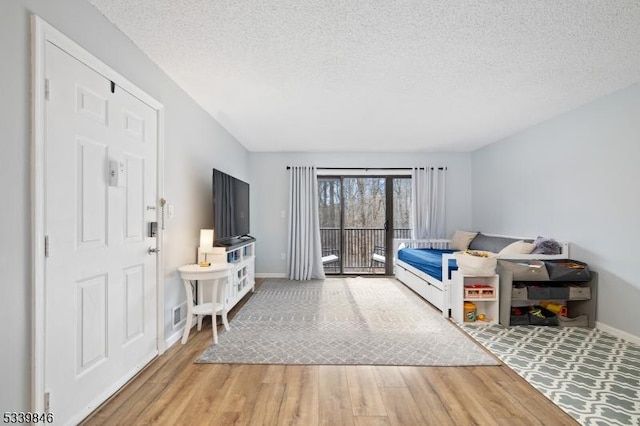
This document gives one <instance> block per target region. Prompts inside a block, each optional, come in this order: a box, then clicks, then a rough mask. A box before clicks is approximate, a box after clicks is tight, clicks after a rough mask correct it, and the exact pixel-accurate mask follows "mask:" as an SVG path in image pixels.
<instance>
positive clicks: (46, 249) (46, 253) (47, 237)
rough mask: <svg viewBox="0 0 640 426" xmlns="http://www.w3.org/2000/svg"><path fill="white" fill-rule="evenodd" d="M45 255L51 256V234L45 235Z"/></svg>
mask: <svg viewBox="0 0 640 426" xmlns="http://www.w3.org/2000/svg"><path fill="white" fill-rule="evenodd" d="M44 257H49V236H48V235H45V236H44Z"/></svg>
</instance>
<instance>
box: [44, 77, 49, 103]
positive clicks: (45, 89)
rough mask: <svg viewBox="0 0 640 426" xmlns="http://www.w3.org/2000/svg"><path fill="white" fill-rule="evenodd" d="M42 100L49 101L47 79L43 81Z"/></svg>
mask: <svg viewBox="0 0 640 426" xmlns="http://www.w3.org/2000/svg"><path fill="white" fill-rule="evenodd" d="M44 99H45V100H46V101H48V100H49V79H48V78H45V79H44Z"/></svg>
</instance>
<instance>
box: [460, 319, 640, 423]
mask: <svg viewBox="0 0 640 426" xmlns="http://www.w3.org/2000/svg"><path fill="white" fill-rule="evenodd" d="M463 328H464V330H465V331H466V332H467V333H469V334H470V335H471V336H472V337H473V338H475V339H476V340H477V341H478V342H480V343H481V344H482V345H484V346H485V347H486V348H487V349H489V350H490V351H491V352H492V353H493V354H494V355H496V356H497V357H498V358H500V359H501V360H502V361H503V362H504V363H505V364H506V365H508V366H509V367H510V368H511V369H512V370H514V371H515V372H516V373H518V374H519V375H520V376H522V377H523V378H524V379H526V380H527V381H528V382H529V383H531V385H533V386H534V387H535V388H536V389H538V390H539V391H540V392H541V393H543V394H544V395H545V396H546V397H547V398H549V399H550V400H551V401H553V402H554V403H555V404H556V405H558V406H559V407H560V408H562V409H563V410H564V411H566V412H567V413H568V414H569V415H570V416H572V417H573V418H574V419H576V420H577V421H578V422H579V423H581V424H583V425H603V426H604V425H607V426H609V425H640V346H638V345H634V344H633V343H629V342H626V341H624V340H621V339H618V338H617V337H614V336H612V335H610V334H607V333H604V332H602V331H599V330H591V329H585V328H578V327H567V328H559V327H532V326H527V327H510V328H505V327H500V326H474V325H465V326H464V327H463Z"/></svg>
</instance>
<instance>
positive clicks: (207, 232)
mask: <svg viewBox="0 0 640 426" xmlns="http://www.w3.org/2000/svg"><path fill="white" fill-rule="evenodd" d="M200 251H201V252H203V253H213V229H201V230H200Z"/></svg>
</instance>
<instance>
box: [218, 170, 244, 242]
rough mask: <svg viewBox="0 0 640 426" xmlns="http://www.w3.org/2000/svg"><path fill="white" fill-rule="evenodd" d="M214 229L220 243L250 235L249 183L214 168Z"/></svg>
mask: <svg viewBox="0 0 640 426" xmlns="http://www.w3.org/2000/svg"><path fill="white" fill-rule="evenodd" d="M213 229H214V235H215V237H214V238H215V242H216V243H217V244H219V245H229V244H233V243H234V242H235V241H236V240H238V239H240V238H242V237H245V236H249V184H248V183H247V182H243V181H241V180H240V179H237V178H234V177H233V176H231V175H228V174H226V173H224V172H221V171H220V170H216V169H213Z"/></svg>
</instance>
